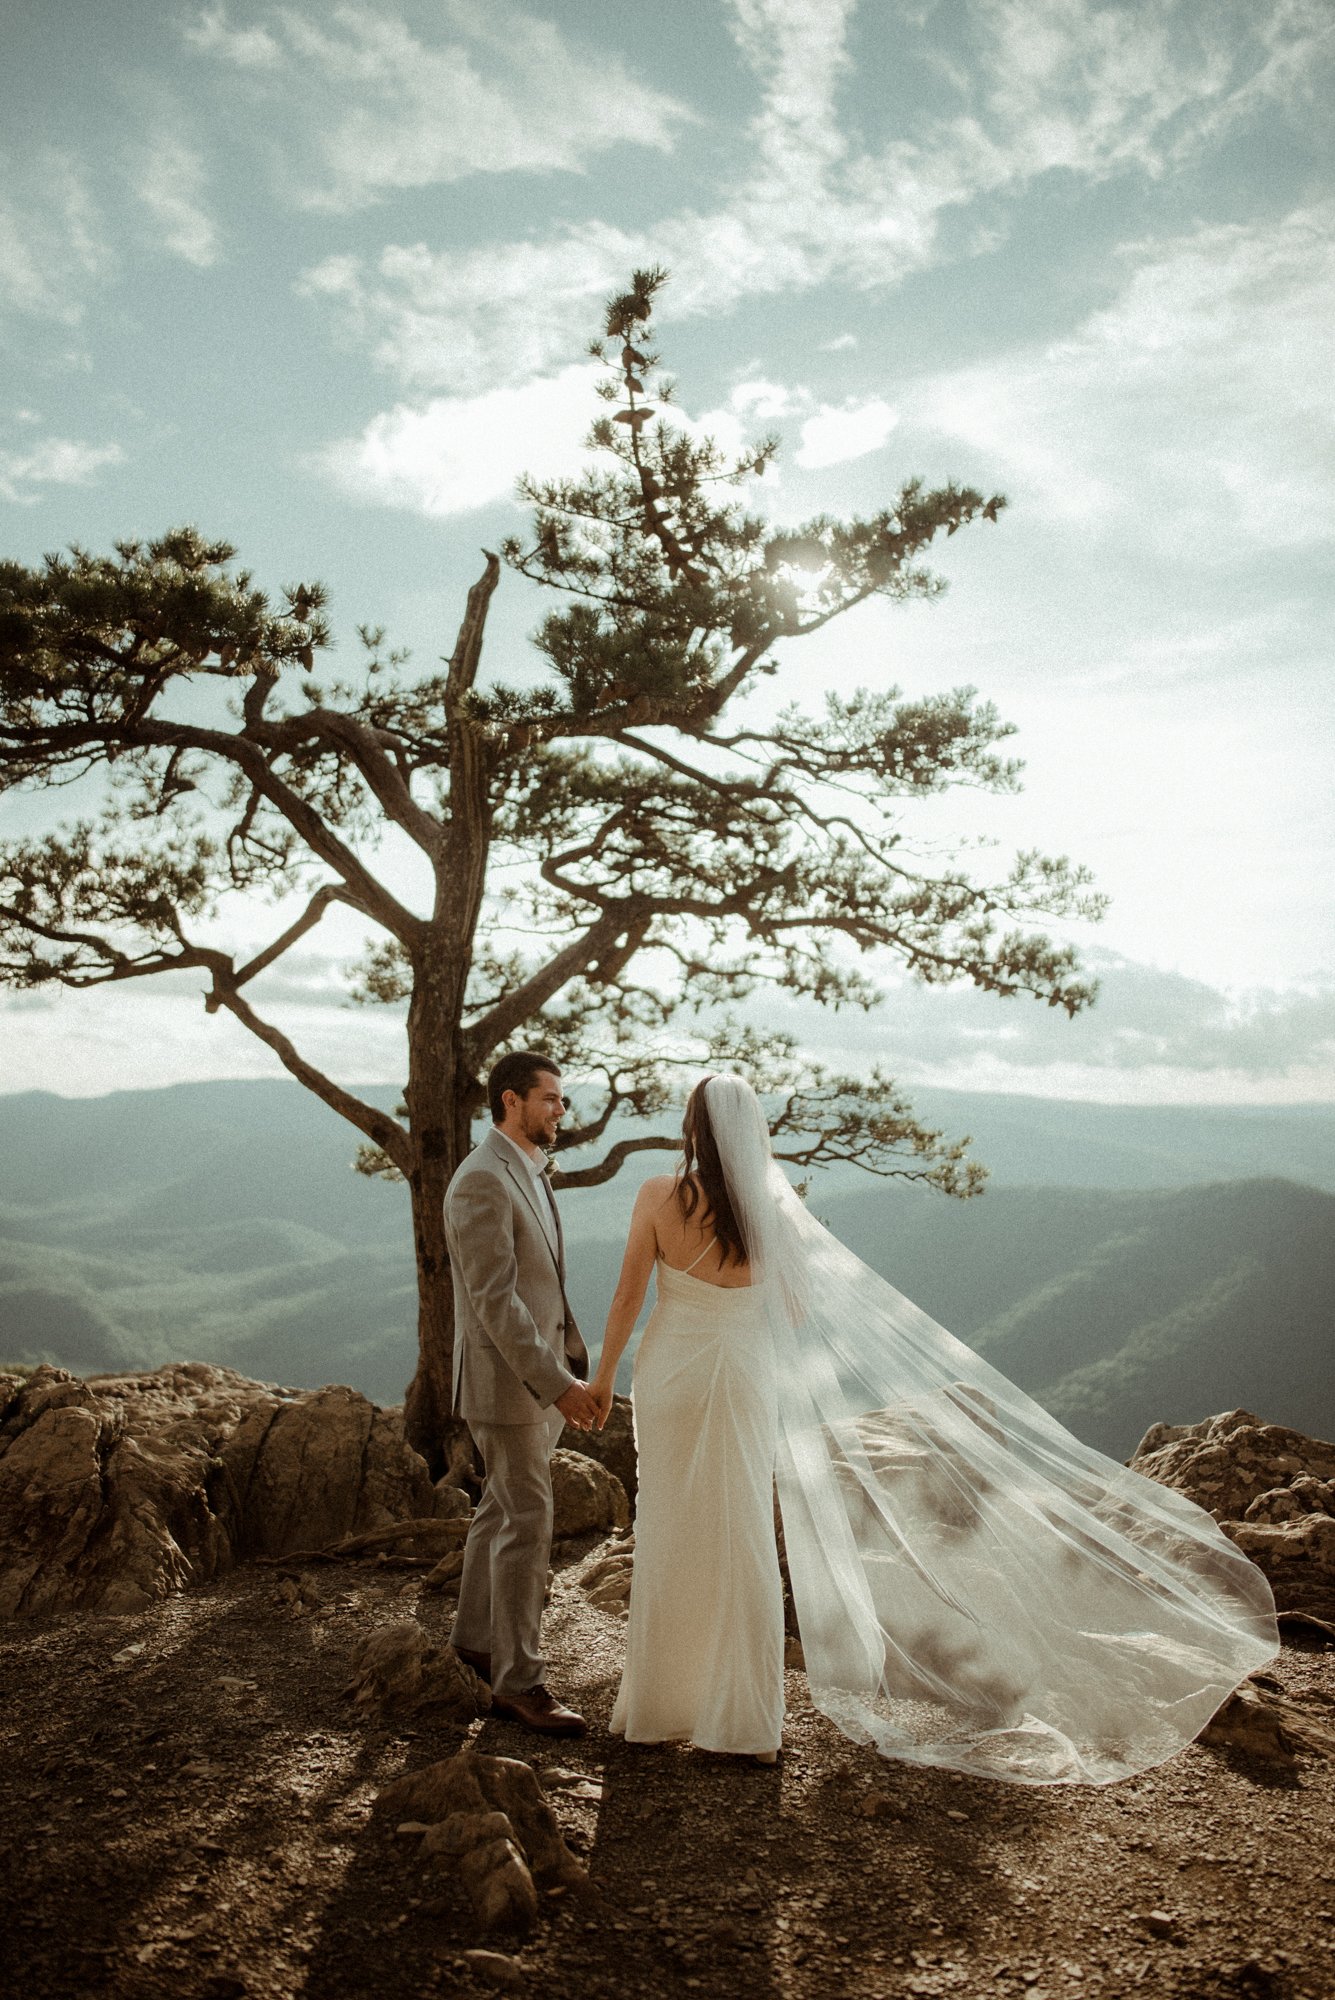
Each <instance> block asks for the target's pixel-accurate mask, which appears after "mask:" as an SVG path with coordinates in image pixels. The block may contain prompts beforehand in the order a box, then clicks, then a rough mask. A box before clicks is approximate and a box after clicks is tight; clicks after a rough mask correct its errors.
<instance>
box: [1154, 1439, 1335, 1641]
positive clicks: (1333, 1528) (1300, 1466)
mask: <svg viewBox="0 0 1335 2000" xmlns="http://www.w3.org/2000/svg"><path fill="white" fill-rule="evenodd" d="M1130 1463H1131V1464H1132V1466H1133V1467H1134V1468H1135V1470H1136V1471H1137V1472H1143V1473H1145V1474H1146V1475H1147V1476H1148V1477H1149V1478H1151V1479H1158V1480H1160V1481H1161V1482H1162V1483H1163V1484H1164V1485H1165V1486H1175V1487H1176V1488H1177V1489H1178V1491H1179V1492H1182V1493H1186V1494H1187V1495H1188V1496H1189V1497H1190V1498H1191V1499H1193V1500H1194V1501H1196V1503H1197V1504H1198V1506H1201V1507H1204V1508H1205V1509H1206V1510H1207V1511H1208V1512H1209V1513H1211V1514H1213V1515H1214V1517H1215V1519H1216V1520H1217V1521H1218V1523H1219V1525H1220V1527H1221V1528H1222V1529H1223V1530H1224V1533H1225V1534H1226V1535H1228V1536H1229V1537H1230V1538H1231V1539H1232V1540H1233V1541H1234V1542H1236V1543H1237V1545H1238V1547H1239V1548H1240V1549H1242V1550H1243V1551H1244V1553H1245V1554H1247V1555H1249V1556H1250V1557H1251V1559H1252V1561H1253V1562H1254V1563H1256V1564H1257V1566H1258V1567H1259V1568H1260V1569H1262V1570H1264V1572H1265V1574H1266V1576H1267V1577H1268V1579H1269V1581H1270V1587H1271V1589H1272V1590H1273V1591H1274V1593H1275V1603H1276V1605H1277V1606H1278V1608H1279V1610H1280V1611H1281V1612H1295V1613H1303V1614H1305V1615H1306V1616H1307V1617H1310V1618H1315V1619H1319V1620H1326V1621H1331V1620H1335V1444H1326V1443H1324V1442H1323V1441H1322V1440H1321V1439H1320V1438H1310V1437H1305V1436H1304V1435H1303V1433H1302V1432H1301V1431H1292V1430H1286V1429H1284V1428H1283V1427H1282V1426H1281V1425H1279V1424H1266V1423H1262V1421H1261V1419H1260V1418H1259V1417H1254V1416H1253V1415H1252V1414H1251V1412H1250V1411H1249V1410H1229V1411H1226V1412H1225V1413H1224V1414H1223V1415H1222V1416H1217V1417H1208V1418H1207V1419H1206V1420H1205V1421H1204V1422H1203V1423H1199V1424H1155V1425H1154V1426H1153V1427H1152V1429H1150V1430H1148V1431H1147V1432H1146V1433H1145V1436H1144V1437H1143V1438H1142V1439H1141V1441H1140V1444H1139V1445H1138V1447H1137V1449H1136V1452H1135V1456H1134V1457H1133V1458H1132V1459H1131V1461H1130Z"/></svg>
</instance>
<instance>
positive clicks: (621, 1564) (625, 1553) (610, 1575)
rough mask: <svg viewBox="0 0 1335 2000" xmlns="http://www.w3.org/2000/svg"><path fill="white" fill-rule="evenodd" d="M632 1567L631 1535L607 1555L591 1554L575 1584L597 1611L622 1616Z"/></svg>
mask: <svg viewBox="0 0 1335 2000" xmlns="http://www.w3.org/2000/svg"><path fill="white" fill-rule="evenodd" d="M634 1568H635V1537H634V1536H633V1535H629V1536H627V1538H626V1540H625V1541H624V1542H622V1543H620V1544H619V1545H618V1546H617V1547H616V1548H614V1549H613V1550H612V1551H611V1553H610V1554H609V1555H600V1556H595V1558H594V1560H593V1561H592V1562H591V1563H587V1564H586V1565H585V1567H584V1568H583V1569H582V1570H581V1571H580V1573H579V1586H580V1589H581V1590H584V1591H587V1592H588V1597H589V1602H590V1603H591V1604H596V1605H597V1606H598V1608H599V1610H600V1611H613V1612H616V1613H619V1614H620V1615H621V1616H623V1617H624V1616H625V1614H626V1612H627V1611H628V1610H629V1609H630V1586H631V1581H632V1577H633V1574H634Z"/></svg>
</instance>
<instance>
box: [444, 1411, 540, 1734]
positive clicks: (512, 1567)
mask: <svg viewBox="0 0 1335 2000" xmlns="http://www.w3.org/2000/svg"><path fill="white" fill-rule="evenodd" d="M468 1429H469V1433H470V1435H471V1436H472V1439H473V1442H474V1444H475V1445H476V1446H477V1448H478V1451H479V1453H480V1454H481V1457H482V1465H483V1469H484V1471H485V1474H486V1479H485V1482H484V1484H483V1488H482V1498H481V1500H480V1501H479V1502H478V1508H477V1512H476V1513H475V1514H474V1516H473V1521H472V1525H471V1527H470V1528H469V1530H468V1540H467V1542H466V1543H465V1545H464V1568H463V1575H462V1577H461V1578H460V1580H459V1607H458V1609H457V1611H456V1612H455V1614H454V1625H453V1627H452V1629H451V1631H450V1642H451V1644H452V1645H455V1646H463V1647H465V1648H466V1649H467V1650H468V1651H470V1652H474V1653H490V1654H491V1685H492V1688H493V1690H494V1692H495V1693H497V1694H502V1695H515V1694H523V1693H524V1692H525V1690H526V1689H528V1688H531V1687H536V1686H537V1685H538V1684H539V1682H540V1681H541V1680H542V1678H543V1672H544V1662H543V1657H542V1651H541V1647H540V1644H539V1634H540V1628H541V1625H542V1601H543V1597H544V1596H545V1594H546V1590H547V1567H548V1563H549V1561H550V1558H551V1552H552V1468H551V1457H552V1453H553V1452H554V1451H555V1449H556V1442H557V1439H558V1438H559V1437H560V1435H561V1432H562V1431H563V1430H564V1429H565V1419H564V1417H563V1416H562V1415H561V1413H560V1411H559V1410H555V1409H553V1410H549V1411H548V1413H547V1416H546V1418H545V1419H544V1421H543V1422H542V1423H538V1424H483V1423H470V1424H469V1426H468Z"/></svg>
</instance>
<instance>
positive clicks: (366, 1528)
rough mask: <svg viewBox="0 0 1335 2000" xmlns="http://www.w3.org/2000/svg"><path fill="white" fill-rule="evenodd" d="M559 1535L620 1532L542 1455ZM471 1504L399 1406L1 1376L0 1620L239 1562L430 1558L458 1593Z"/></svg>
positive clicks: (608, 1492)
mask: <svg viewBox="0 0 1335 2000" xmlns="http://www.w3.org/2000/svg"><path fill="white" fill-rule="evenodd" d="M552 1486H553V1493H554V1498H555V1503H556V1519H555V1533H556V1536H557V1538H558V1539H561V1538H564V1537H569V1536H574V1535H584V1534H590V1533H597V1534H607V1533H609V1532H610V1531H612V1530H613V1529H617V1528H624V1527H625V1526H626V1524H627V1522H628V1521H629V1519H630V1509H629V1505H628V1503H627V1500H626V1495H625V1491H624V1489H623V1488H622V1486H621V1484H620V1482H619V1481H618V1480H617V1479H616V1478H615V1477H614V1475H613V1474H612V1473H610V1472H609V1471H608V1470H607V1468H606V1467H605V1466H604V1465H602V1464H600V1463H599V1462H598V1461H597V1460H596V1459H594V1458H591V1457H588V1456H585V1455H584V1454H582V1453H578V1452H574V1451H558V1452H557V1453H556V1454H555V1456H554V1458H553V1460H552ZM468 1512H469V1503H468V1498H467V1496H466V1494H464V1493H463V1492H462V1491H461V1490H460V1489H459V1488H458V1487H457V1486H453V1485H450V1484H448V1483H446V1482H444V1481H442V1482H441V1483H440V1484H439V1485H437V1486H433V1485H432V1482H431V1476H430V1473H429V1472H428V1470H427V1467H426V1464H425V1462H424V1461H423V1460H422V1459H421V1458H419V1457H418V1455H417V1453H416V1452H415V1451H414V1450H413V1449H412V1448H411V1446H410V1445H409V1444H408V1443H407V1441H406V1439H405V1437H404V1434H403V1420H402V1416H401V1414H400V1413H399V1412H398V1411H397V1410H382V1409H380V1408H378V1407H377V1406H376V1405H375V1404H374V1403H371V1402H368V1401H367V1399H366V1397H365V1396H362V1395H359V1394H358V1393H357V1391H356V1390H354V1389H345V1388H339V1387H331V1388H326V1389H310V1390H298V1389H280V1388H275V1387H274V1386H273V1385H272V1384H269V1383H263V1382H251V1381H249V1380H248V1379H247V1378H246V1377H245V1376H244V1375H238V1374H236V1373H235V1372H234V1371H233V1370H232V1369H230V1368H214V1367H210V1366H209V1365H207V1364H206V1363H204V1362H201V1361H188V1362H181V1363H178V1364H176V1365H174V1366H171V1367H167V1368H159V1369H155V1370H153V1371H152V1372H151V1373H146V1374H133V1375H115V1376H105V1375H99V1376H95V1377H94V1378H93V1379H92V1380H91V1381H87V1382H82V1381H79V1380H78V1379H77V1377H75V1376H72V1375H69V1374H66V1373H65V1371H64V1370H63V1369H59V1368H39V1369H37V1370H36V1372H35V1373H34V1374H32V1375H31V1376H29V1377H28V1378H27V1379H26V1380H24V1379H22V1378H19V1377H17V1376H3V1377H0V1616H8V1617H13V1616H35V1615H39V1614H44V1613H50V1612H57V1611H71V1610H82V1611H97V1612H131V1611H141V1610H143V1609H144V1607H145V1606H146V1605H148V1604H152V1603H154V1602H155V1601H156V1600H157V1599H158V1598H161V1597H165V1596H167V1595H168V1594H169V1593H170V1592H171V1591H173V1590H179V1589H181V1588H182V1587H183V1586H185V1585H188V1584H196V1583H204V1582H207V1581H208V1579H209V1578H210V1577H214V1576H219V1575H221V1574H223V1573H224V1572H225V1571H227V1570H229V1569H231V1568H232V1567H233V1566H234V1565H235V1564H236V1563H238V1562H244V1561H246V1560H247V1559H251V1558H261V1559H267V1560H270V1561H272V1560H275V1559H279V1558H282V1557H288V1556H291V1557H296V1556H300V1557H301V1558H303V1559H314V1558H318V1557H319V1556H322V1555H323V1556H328V1557H335V1558H340V1559H343V1560H357V1559H379V1560H381V1561H385V1560H394V1561H398V1562H416V1563H420V1564H422V1565H423V1566H424V1567H429V1566H430V1565H431V1564H433V1563H434V1565H435V1567H434V1569H432V1570H431V1574H430V1576H429V1577H428V1579H427V1580H428V1582H429V1583H430V1584H431V1586H432V1587H433V1588H435V1589H442V1588H448V1587H449V1585H450V1584H451V1583H457V1580H458V1574H459V1570H460V1567H461V1564H462V1557H461V1556H460V1554H459V1550H460V1548H461V1547H462V1543H463V1537H464V1534H465V1533H466V1531H467V1525H468Z"/></svg>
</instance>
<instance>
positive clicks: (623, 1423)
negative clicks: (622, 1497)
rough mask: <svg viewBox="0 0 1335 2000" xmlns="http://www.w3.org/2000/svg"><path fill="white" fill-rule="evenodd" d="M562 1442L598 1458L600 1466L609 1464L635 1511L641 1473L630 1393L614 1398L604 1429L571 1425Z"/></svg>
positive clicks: (590, 1456) (570, 1447) (562, 1436)
mask: <svg viewBox="0 0 1335 2000" xmlns="http://www.w3.org/2000/svg"><path fill="white" fill-rule="evenodd" d="M561 1444H562V1447H563V1449H565V1450H567V1451H577V1452H581V1453H582V1454H583V1455H584V1457H586V1458H596V1459H597V1460H598V1463H599V1464H600V1465H605V1466H606V1467H607V1469H608V1471H609V1472H610V1473H612V1474H613V1476H614V1477H615V1478H617V1479H619V1480H620V1481H621V1484H622V1486H623V1487H624V1488H625V1493H626V1498H627V1500H628V1501H629V1503H630V1506H631V1509H632V1511H633V1510H634V1507H635V1495H636V1492H637V1490H638V1488H639V1473H638V1463H637V1460H636V1456H635V1423H634V1419H633V1418H632V1416H631V1405H630V1397H629V1396H614V1397H613V1399H612V1407H611V1409H610V1411H609V1412H608V1417H607V1422H606V1424H605V1425H604V1427H603V1429H602V1430H600V1431H577V1430H574V1429H573V1428H572V1427H571V1426H570V1425H569V1424H567V1425H566V1428H565V1430H564V1431H563V1432H562V1433H561Z"/></svg>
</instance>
